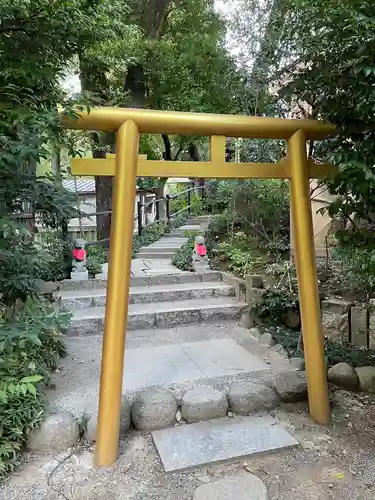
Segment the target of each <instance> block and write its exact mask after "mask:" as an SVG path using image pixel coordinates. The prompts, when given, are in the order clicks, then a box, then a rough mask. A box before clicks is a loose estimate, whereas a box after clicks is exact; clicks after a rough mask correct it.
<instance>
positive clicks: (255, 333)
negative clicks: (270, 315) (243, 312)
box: [249, 327, 262, 340]
mask: <svg viewBox="0 0 375 500" xmlns="http://www.w3.org/2000/svg"><path fill="white" fill-rule="evenodd" d="M249 333H250V335H252V336H253V337H255V338H256V339H257V340H259V339H260V337H261V335H262V334H261V333H260V331H259V328H256V327H254V328H250V330H249Z"/></svg>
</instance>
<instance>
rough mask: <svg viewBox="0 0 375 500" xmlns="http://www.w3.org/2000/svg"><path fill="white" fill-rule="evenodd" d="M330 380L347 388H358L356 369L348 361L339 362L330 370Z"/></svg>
mask: <svg viewBox="0 0 375 500" xmlns="http://www.w3.org/2000/svg"><path fill="white" fill-rule="evenodd" d="M328 381H329V382H331V384H336V385H338V386H340V387H345V388H346V389H356V388H357V386H358V377H357V373H356V371H355V369H354V368H353V367H352V366H350V365H349V364H348V363H337V365H333V366H332V367H331V368H330V369H329V370H328Z"/></svg>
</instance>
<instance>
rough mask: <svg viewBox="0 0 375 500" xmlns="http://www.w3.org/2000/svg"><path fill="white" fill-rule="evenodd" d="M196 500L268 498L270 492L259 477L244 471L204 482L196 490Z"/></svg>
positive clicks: (266, 499)
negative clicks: (210, 481)
mask: <svg viewBox="0 0 375 500" xmlns="http://www.w3.org/2000/svg"><path fill="white" fill-rule="evenodd" d="M194 500H268V494H267V488H266V486H265V484H264V483H263V481H261V480H260V479H259V477H257V476H255V475H254V474H249V473H248V472H243V473H242V474H237V475H235V476H229V477H225V478H223V479H219V481H214V482H212V483H207V484H202V485H201V486H199V487H198V488H197V489H196V490H195V492H194Z"/></svg>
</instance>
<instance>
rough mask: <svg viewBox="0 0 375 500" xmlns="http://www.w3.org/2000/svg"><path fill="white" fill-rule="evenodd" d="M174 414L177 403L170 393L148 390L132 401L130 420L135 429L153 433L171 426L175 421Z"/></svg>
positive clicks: (160, 390)
mask: <svg viewBox="0 0 375 500" xmlns="http://www.w3.org/2000/svg"><path fill="white" fill-rule="evenodd" d="M176 413H177V403H176V400H175V398H174V396H173V394H172V393H171V392H170V391H165V390H162V389H150V390H148V391H145V392H143V393H141V394H140V395H139V396H138V397H137V398H136V400H135V401H134V403H133V406H132V411H131V418H132V422H133V425H134V427H135V428H136V429H138V430H141V431H153V430H156V429H165V428H166V427H169V426H171V425H172V424H173V423H174V422H175V421H176Z"/></svg>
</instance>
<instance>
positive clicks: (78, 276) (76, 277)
mask: <svg viewBox="0 0 375 500" xmlns="http://www.w3.org/2000/svg"><path fill="white" fill-rule="evenodd" d="M70 279H71V280H72V281H87V280H88V279H89V273H88V271H77V272H72V273H71V274H70Z"/></svg>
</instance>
